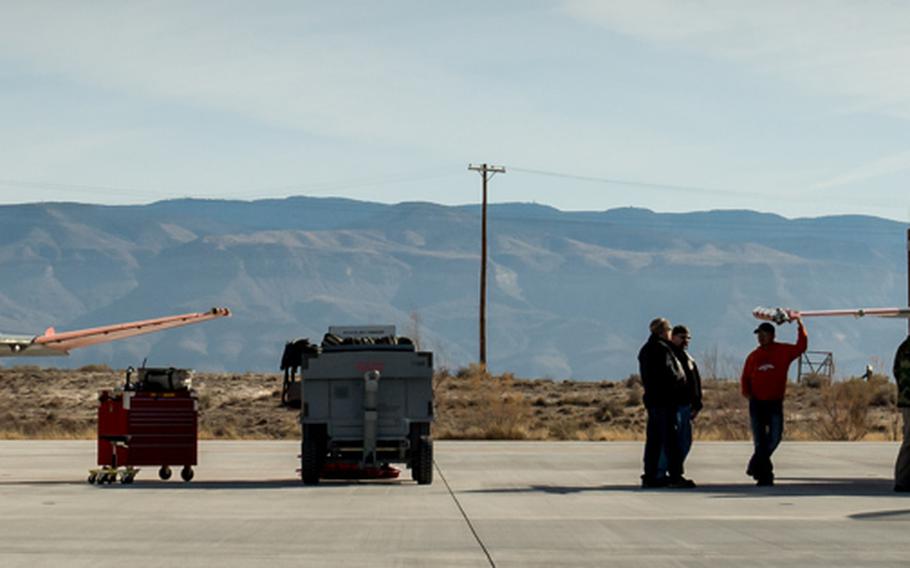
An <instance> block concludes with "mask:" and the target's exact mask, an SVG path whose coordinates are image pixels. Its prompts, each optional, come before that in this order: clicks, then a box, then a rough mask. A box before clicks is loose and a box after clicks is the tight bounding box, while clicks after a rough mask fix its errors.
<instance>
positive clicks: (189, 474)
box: [180, 465, 194, 482]
mask: <svg viewBox="0 0 910 568" xmlns="http://www.w3.org/2000/svg"><path fill="white" fill-rule="evenodd" d="M193 475H194V474H193V468H191V467H190V466H188V465H186V466H183V469H181V470H180V478H181V479H182V480H184V481H187V482H189V481H190V480H192V479H193Z"/></svg>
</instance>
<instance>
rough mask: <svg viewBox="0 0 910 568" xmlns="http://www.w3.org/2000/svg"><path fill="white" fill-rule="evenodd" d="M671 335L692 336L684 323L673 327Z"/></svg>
mask: <svg viewBox="0 0 910 568" xmlns="http://www.w3.org/2000/svg"><path fill="white" fill-rule="evenodd" d="M671 335H684V336H686V337H688V338H691V337H692V334H691V333H689V328H688V327H686V326H684V325H677V326H674V327H673V331H672V332H671Z"/></svg>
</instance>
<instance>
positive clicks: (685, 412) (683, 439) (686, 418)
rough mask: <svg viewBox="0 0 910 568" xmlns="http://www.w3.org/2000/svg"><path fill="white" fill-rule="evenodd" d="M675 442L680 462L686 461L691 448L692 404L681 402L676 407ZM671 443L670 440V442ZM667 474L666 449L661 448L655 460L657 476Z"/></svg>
mask: <svg viewBox="0 0 910 568" xmlns="http://www.w3.org/2000/svg"><path fill="white" fill-rule="evenodd" d="M675 441H676V444H677V446H678V447H679V457H680V461H681V462H685V461H686V456H688V455H689V450H690V449H692V405H691V404H683V405H680V406H678V407H676V438H675ZM671 443H672V442H671ZM665 475H667V450H666V448H663V450H662V451H661V453H660V460H659V461H658V462H657V477H658V478H660V477H663V476H665Z"/></svg>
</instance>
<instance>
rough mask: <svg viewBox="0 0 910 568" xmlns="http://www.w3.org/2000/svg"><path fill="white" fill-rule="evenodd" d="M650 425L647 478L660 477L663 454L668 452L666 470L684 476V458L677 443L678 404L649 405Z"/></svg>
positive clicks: (646, 456) (647, 445) (674, 474)
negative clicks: (659, 468) (681, 457)
mask: <svg viewBox="0 0 910 568" xmlns="http://www.w3.org/2000/svg"><path fill="white" fill-rule="evenodd" d="M647 410H648V427H647V433H646V436H647V438H646V440H645V459H644V462H645V464H644V466H645V473H644V475H643V476H642V478H643V479H646V480H655V479H658V467H659V465H660V459H661V455H662V454H664V453H666V460H667V465H666V467H665V470H664V471H667V472H668V473H669V474H670V477H674V478H676V477H682V474H683V469H682V459H680V453H679V444H677V443H676V439H677V437H676V436H677V435H676V406H648V407H647Z"/></svg>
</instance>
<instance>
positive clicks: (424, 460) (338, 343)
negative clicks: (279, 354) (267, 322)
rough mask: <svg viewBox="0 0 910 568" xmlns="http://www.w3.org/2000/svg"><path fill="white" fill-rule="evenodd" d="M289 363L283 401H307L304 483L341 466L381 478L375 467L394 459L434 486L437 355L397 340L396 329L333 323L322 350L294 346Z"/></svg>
mask: <svg viewBox="0 0 910 568" xmlns="http://www.w3.org/2000/svg"><path fill="white" fill-rule="evenodd" d="M282 367H283V368H284V369H285V371H286V375H285V388H284V393H283V397H282V398H283V400H284V401H285V403H286V404H288V405H292V406H293V405H295V403H298V404H300V422H301V425H302V430H303V448H302V452H301V472H302V477H303V482H304V483H306V484H316V483H318V482H319V479H320V477H324V476H327V475H331V473H332V472H338V471H344V472H348V473H349V474H350V473H351V472H353V473H354V475H353V476H354V477H357V476H358V475H356V474H358V473H360V474H362V476H364V477H382V476H381V475H378V476H377V475H371V472H377V471H381V470H383V469H385V468H387V466H388V464H390V463H406V464H407V466H408V467H409V468H410V469H411V476H412V478H413V479H414V480H415V481H416V482H417V483H419V484H429V483H432V481H433V440H432V438H431V436H430V423H431V422H432V420H433V355H432V353H428V352H418V351H417V350H416V349H415V348H414V345H413V344H412V343H411V341H410V340H408V339H406V338H399V337H396V336H395V328H394V326H362V327H330V328H329V333H327V334H326V336H325V339H324V340H323V342H322V345H321V346H320V347H318V348H317V347H316V346H313V345H310V344H309V343H308V342H306V341H305V340H304V341H302V342H301V341H296V342H291V343H288V345H287V347H286V349H285V355H284V357H283V358H282ZM297 369H299V370H300V379H299V381H298V380H296V371H297ZM289 370H290V374H289V373H288V372H289ZM298 397H299V399H298Z"/></svg>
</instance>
